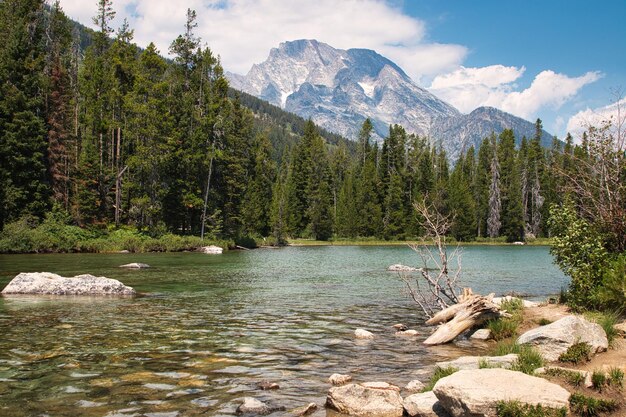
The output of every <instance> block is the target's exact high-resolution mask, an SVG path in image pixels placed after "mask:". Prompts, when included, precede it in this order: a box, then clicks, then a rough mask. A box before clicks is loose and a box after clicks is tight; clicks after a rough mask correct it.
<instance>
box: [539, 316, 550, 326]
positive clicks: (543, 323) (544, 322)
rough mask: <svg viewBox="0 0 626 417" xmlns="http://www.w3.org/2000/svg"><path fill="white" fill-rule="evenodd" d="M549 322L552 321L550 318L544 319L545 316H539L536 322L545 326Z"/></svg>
mask: <svg viewBox="0 0 626 417" xmlns="http://www.w3.org/2000/svg"><path fill="white" fill-rule="evenodd" d="M551 323H552V321H551V320H548V319H545V318H541V319H539V320H537V324H538V325H540V326H547V325H548V324H551Z"/></svg>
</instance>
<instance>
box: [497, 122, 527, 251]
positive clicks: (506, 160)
mask: <svg viewBox="0 0 626 417" xmlns="http://www.w3.org/2000/svg"><path fill="white" fill-rule="evenodd" d="M498 161H499V162H500V168H501V170H500V181H501V185H502V187H501V190H502V234H504V235H505V236H506V237H507V241H509V242H513V241H519V240H524V220H523V209H522V190H521V182H520V175H519V166H518V160H517V155H516V151H515V136H514V134H513V131H512V130H510V129H505V130H504V131H503V132H502V133H501V134H500V141H499V143H498Z"/></svg>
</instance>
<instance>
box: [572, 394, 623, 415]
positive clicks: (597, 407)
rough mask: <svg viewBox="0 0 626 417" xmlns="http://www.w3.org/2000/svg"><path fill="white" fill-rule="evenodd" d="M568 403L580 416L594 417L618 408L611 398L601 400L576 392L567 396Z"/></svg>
mask: <svg viewBox="0 0 626 417" xmlns="http://www.w3.org/2000/svg"><path fill="white" fill-rule="evenodd" d="M569 404H570V407H571V409H572V411H573V412H574V413H576V414H578V415H579V416H582V417H596V416H599V415H600V414H601V413H610V412H613V411H615V410H617V409H618V408H619V405H618V404H617V403H616V402H615V401H613V400H603V399H600V398H593V397H588V396H586V395H583V394H578V393H576V394H572V395H571V396H570V397H569Z"/></svg>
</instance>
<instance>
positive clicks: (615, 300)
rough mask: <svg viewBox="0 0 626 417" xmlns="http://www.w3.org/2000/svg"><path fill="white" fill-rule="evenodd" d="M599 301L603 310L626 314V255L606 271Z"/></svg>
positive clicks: (598, 294) (599, 292)
mask: <svg viewBox="0 0 626 417" xmlns="http://www.w3.org/2000/svg"><path fill="white" fill-rule="evenodd" d="M597 299H598V302H599V305H600V307H601V308H602V309H607V308H608V309H613V310H615V311H617V312H619V313H624V312H626V255H621V256H619V257H618V258H617V259H616V260H615V261H613V262H612V263H611V265H610V266H609V267H608V268H607V270H606V271H605V273H604V277H603V278H602V285H601V286H600V288H599V289H598V293H597Z"/></svg>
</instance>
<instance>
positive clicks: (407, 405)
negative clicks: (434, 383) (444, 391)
mask: <svg viewBox="0 0 626 417" xmlns="http://www.w3.org/2000/svg"><path fill="white" fill-rule="evenodd" d="M403 405H404V411H405V412H406V414H408V415H409V416H410V417H449V416H450V414H448V412H447V411H446V410H445V408H443V407H442V406H441V403H440V402H439V400H438V399H437V396H436V395H435V393H434V392H432V391H428V392H423V393H421V394H413V395H409V396H408V397H406V398H405V399H404V401H403Z"/></svg>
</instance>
